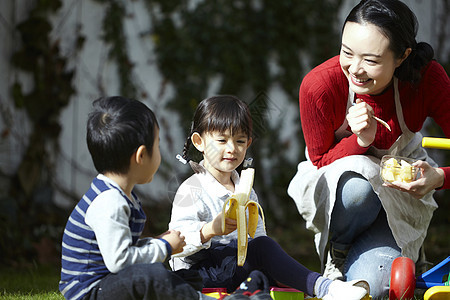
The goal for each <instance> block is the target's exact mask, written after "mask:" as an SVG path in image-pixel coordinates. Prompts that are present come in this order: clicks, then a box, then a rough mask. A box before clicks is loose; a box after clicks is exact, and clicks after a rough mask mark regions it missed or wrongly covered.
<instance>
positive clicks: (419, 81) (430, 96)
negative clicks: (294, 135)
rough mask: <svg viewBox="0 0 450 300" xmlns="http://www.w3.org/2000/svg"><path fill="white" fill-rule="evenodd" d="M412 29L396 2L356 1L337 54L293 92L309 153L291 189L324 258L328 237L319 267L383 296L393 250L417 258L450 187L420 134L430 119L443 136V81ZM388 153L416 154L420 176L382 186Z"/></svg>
mask: <svg viewBox="0 0 450 300" xmlns="http://www.w3.org/2000/svg"><path fill="white" fill-rule="evenodd" d="M417 27H418V24H417V20H416V16H415V15H414V13H413V12H412V11H411V10H410V9H409V8H408V6H406V5H405V4H404V3H403V2H401V1H399V0H362V1H361V2H360V3H359V4H358V5H357V6H355V7H354V8H353V9H352V11H351V12H350V13H349V15H348V16H347V18H346V20H345V22H344V25H343V29H342V42H341V51H340V54H339V55H338V56H335V57H333V58H331V59H329V60H328V61H326V62H324V63H322V64H321V65H319V66H317V67H316V68H314V69H313V70H312V71H311V72H310V73H309V74H307V75H306V76H305V78H304V79H303V81H302V83H301V86H300V92H299V103H300V115H301V118H302V129H303V133H304V137H305V142H306V146H307V151H306V155H307V160H306V161H304V162H301V163H300V164H299V165H298V172H297V174H296V175H295V177H294V178H293V179H292V181H291V183H290V185H289V188H288V193H289V195H290V196H291V197H292V198H293V199H294V201H295V202H296V204H297V208H298V210H299V212H300V214H301V215H302V216H303V218H304V219H305V220H306V222H307V227H308V229H310V230H313V231H314V232H315V233H316V238H315V241H316V249H317V251H318V254H319V255H320V257H321V260H322V262H324V261H325V249H326V248H327V244H328V241H329V240H330V245H329V246H328V248H329V249H330V251H329V253H328V257H327V259H326V266H325V271H324V275H325V276H327V277H330V278H344V277H345V278H346V279H347V280H352V279H355V278H361V279H365V280H367V281H368V282H369V284H370V289H371V294H372V296H373V297H374V298H377V297H382V296H385V295H386V294H387V291H388V289H389V276H390V268H391V264H392V261H393V260H394V259H395V258H396V257H397V256H401V255H402V256H407V257H410V258H411V259H413V260H414V261H416V260H417V259H418V254H419V249H420V247H421V246H422V243H423V241H424V239H425V236H426V233H427V228H428V225H429V223H430V220H431V217H432V214H433V211H434V210H435V209H436V207H437V205H436V203H435V201H434V199H433V192H434V190H435V189H436V188H441V187H444V188H449V187H450V180H444V178H449V177H448V176H450V168H437V166H436V164H435V163H434V161H433V160H432V159H431V158H430V157H428V155H427V153H426V151H425V150H424V149H423V148H422V147H421V140H422V136H421V134H420V132H419V131H420V130H421V129H422V126H423V124H424V122H425V120H426V118H428V117H432V118H433V119H434V120H435V121H436V123H437V124H438V125H439V126H441V128H442V129H443V131H444V133H445V135H446V136H447V137H450V123H449V122H448V119H449V118H450V80H449V78H448V76H447V74H446V73H445V71H444V69H443V68H442V66H441V65H439V64H438V63H437V62H436V61H434V60H432V58H433V49H432V48H431V46H430V45H428V44H426V43H417V42H416V40H415V36H416V33H417ZM375 117H377V118H380V119H382V120H385V121H386V123H387V125H388V126H383V125H382V124H381V123H378V122H377V121H376V120H375ZM389 128H390V129H389ZM385 154H391V155H399V156H404V157H410V158H414V159H417V160H421V161H423V162H421V163H419V164H420V166H419V165H418V167H420V168H421V173H422V177H421V178H420V179H418V180H416V181H413V182H411V183H407V184H406V183H405V184H404V185H405V186H402V188H401V189H400V188H399V186H398V185H395V184H390V185H389V186H386V185H383V182H382V180H381V179H380V176H379V174H380V167H379V163H380V159H381V157H382V156H383V155H385ZM444 172H445V174H447V175H446V176H444ZM392 187H394V188H392ZM397 189H399V190H397ZM412 220H413V221H412ZM416 220H420V221H416Z"/></svg>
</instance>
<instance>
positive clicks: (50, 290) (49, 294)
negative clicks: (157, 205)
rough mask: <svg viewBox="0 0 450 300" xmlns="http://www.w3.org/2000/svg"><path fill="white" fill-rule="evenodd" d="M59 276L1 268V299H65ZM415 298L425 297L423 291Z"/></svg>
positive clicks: (44, 269) (45, 270) (53, 271)
mask: <svg viewBox="0 0 450 300" xmlns="http://www.w3.org/2000/svg"><path fill="white" fill-rule="evenodd" d="M59 276H60V269H59V268H57V267H55V266H51V267H50V266H33V267H28V268H22V269H15V268H11V267H8V268H0V299H2V300H64V297H63V296H62V295H61V294H60V293H59V291H58V282H59V278H60V277H59ZM416 292H417V290H416ZM386 299H387V297H386ZM415 299H416V300H420V299H423V292H422V294H421V293H418V295H416V298H415Z"/></svg>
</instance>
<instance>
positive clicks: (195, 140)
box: [191, 132, 205, 153]
mask: <svg viewBox="0 0 450 300" xmlns="http://www.w3.org/2000/svg"><path fill="white" fill-rule="evenodd" d="M191 141H192V145H194V147H195V148H197V150H198V151H200V152H202V153H203V151H204V150H205V145H203V139H202V136H201V135H200V133H198V132H194V133H193V134H192V135H191Z"/></svg>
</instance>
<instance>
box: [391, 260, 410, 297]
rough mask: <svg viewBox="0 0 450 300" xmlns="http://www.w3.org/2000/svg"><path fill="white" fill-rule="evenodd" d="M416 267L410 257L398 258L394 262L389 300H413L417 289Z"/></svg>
mask: <svg viewBox="0 0 450 300" xmlns="http://www.w3.org/2000/svg"><path fill="white" fill-rule="evenodd" d="M415 274H416V265H415V264H414V262H413V261H412V259H410V258H408V257H397V258H396V259H394V261H393V262H392V267H391V281H390V287H389V300H396V299H402V300H407V299H413V298H414V289H415V288H416V277H415Z"/></svg>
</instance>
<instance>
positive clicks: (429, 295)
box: [423, 286, 450, 300]
mask: <svg viewBox="0 0 450 300" xmlns="http://www.w3.org/2000/svg"><path fill="white" fill-rule="evenodd" d="M423 299H424V300H449V299H450V286H433V287H431V288H429V289H428V290H427V291H426V292H425V294H424V295H423Z"/></svg>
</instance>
